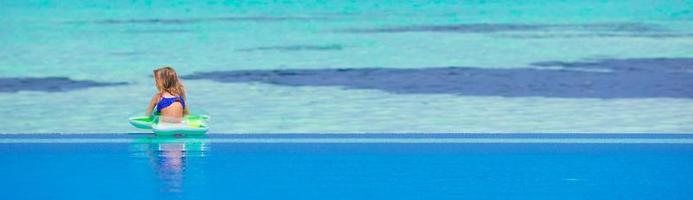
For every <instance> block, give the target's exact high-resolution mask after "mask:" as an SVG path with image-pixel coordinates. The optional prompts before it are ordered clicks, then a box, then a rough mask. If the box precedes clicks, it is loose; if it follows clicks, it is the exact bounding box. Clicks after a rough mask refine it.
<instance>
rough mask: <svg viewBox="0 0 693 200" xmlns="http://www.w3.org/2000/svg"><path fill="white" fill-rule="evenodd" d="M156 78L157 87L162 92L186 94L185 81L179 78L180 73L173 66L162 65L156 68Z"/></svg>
mask: <svg viewBox="0 0 693 200" xmlns="http://www.w3.org/2000/svg"><path fill="white" fill-rule="evenodd" d="M154 80H155V81H156V88H157V89H159V91H162V92H168V93H170V94H172V95H178V96H181V97H183V96H185V87H184V86H183V83H182V82H181V81H180V80H179V79H178V74H176V70H174V69H173V68H172V67H168V66H165V67H161V68H158V69H155V70H154Z"/></svg>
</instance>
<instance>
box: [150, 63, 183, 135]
mask: <svg viewBox="0 0 693 200" xmlns="http://www.w3.org/2000/svg"><path fill="white" fill-rule="evenodd" d="M154 81H155V82H156V84H155V85H156V88H157V89H158V90H159V92H157V93H156V94H154V96H153V97H152V100H151V102H149V107H147V111H146V112H145V115H146V116H150V115H151V114H152V111H153V110H154V107H156V112H157V113H159V115H160V117H159V120H160V121H163V122H170V123H180V122H182V121H183V116H184V115H187V114H188V113H189V111H188V107H186V106H185V88H184V87H183V83H182V82H181V81H180V80H179V79H178V75H177V74H176V70H174V69H173V68H171V67H162V68H159V69H156V70H154Z"/></svg>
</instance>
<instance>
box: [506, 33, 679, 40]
mask: <svg viewBox="0 0 693 200" xmlns="http://www.w3.org/2000/svg"><path fill="white" fill-rule="evenodd" d="M498 36H499V37H505V38H516V39H545V38H564V39H567V38H589V37H639V38H684V37H693V34H690V33H584V34H572V33H552V34H530V33H514V34H503V35H498Z"/></svg>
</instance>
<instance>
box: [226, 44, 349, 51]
mask: <svg viewBox="0 0 693 200" xmlns="http://www.w3.org/2000/svg"><path fill="white" fill-rule="evenodd" d="M343 48H344V46H342V45H339V44H331V45H290V46H265V47H255V48H244V49H236V51H247V52H250V51H334V50H342V49H343Z"/></svg>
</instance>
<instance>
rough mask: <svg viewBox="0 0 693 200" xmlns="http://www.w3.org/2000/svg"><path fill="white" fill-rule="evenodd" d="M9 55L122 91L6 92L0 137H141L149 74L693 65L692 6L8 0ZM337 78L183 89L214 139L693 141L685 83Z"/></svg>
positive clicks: (1, 49) (7, 61) (5, 43)
mask: <svg viewBox="0 0 693 200" xmlns="http://www.w3.org/2000/svg"><path fill="white" fill-rule="evenodd" d="M0 44H1V45H0V78H5V79H7V80H14V81H17V80H21V79H23V78H27V77H32V78H45V77H64V78H68V79H69V80H70V81H93V82H97V83H124V84H115V85H108V86H102V87H101V86H99V87H85V88H79V89H75V90H71V89H70V90H63V89H60V88H63V86H61V85H60V84H62V83H56V84H54V85H55V88H53V89H51V88H50V87H48V89H40V90H32V89H31V87H30V86H31V84H33V83H26V82H21V81H20V84H19V85H14V86H8V85H7V84H6V85H3V87H5V88H4V90H3V88H0V112H1V113H3V119H2V120H0V133H124V132H141V130H137V129H134V128H132V127H130V125H128V123H127V121H126V119H127V117H129V116H131V115H133V114H134V113H135V114H136V113H143V112H144V109H145V107H146V104H147V103H148V100H149V99H150V97H151V95H152V94H153V93H154V92H155V88H154V85H153V80H152V78H151V75H150V74H151V71H152V70H153V69H154V68H156V67H158V66H161V65H170V66H173V67H175V68H176V69H177V71H178V73H179V74H180V75H182V76H188V75H192V74H196V73H204V72H215V71H237V70H250V72H257V71H263V70H288V71H285V72H292V71H290V70H293V69H305V70H310V69H316V70H318V69H344V68H348V69H366V68H383V69H395V68H396V69H428V68H440V67H450V66H453V67H456V66H460V67H471V68H474V69H479V70H490V71H493V70H502V69H518V70H526V69H535V68H537V67H538V65H537V64H536V63H541V62H562V63H568V64H564V65H557V66H552V68H551V69H548V70H561V69H563V68H562V67H570V66H574V65H575V63H579V62H599V61H600V60H604V59H620V60H623V61H628V62H625V63H626V65H627V64H633V65H637V64H638V62H636V61H638V59H663V58H664V59H673V60H674V61H677V60H678V61H677V62H679V65H682V66H690V65H691V62H690V59H691V58H692V57H693V2H692V1H640V0H632V1H594V0H587V1H346V0H336V1H252V2H245V1H243V2H236V1H209V2H202V1H121V2H115V1H73V0H66V1H7V0H3V1H0ZM686 59H688V60H686ZM681 60H683V61H681ZM570 63H573V65H570ZM656 64H657V63H656V62H655V65H656ZM689 68H690V67H689ZM578 70H581V69H578ZM667 73H670V74H671V73H674V72H667ZM676 73H688V74H690V73H691V71H690V70H689V71H685V70H684V71H682V72H676ZM595 76H602V74H596V75H595ZM606 76H608V75H606ZM672 76H674V75H672ZM568 77H569V76H565V77H555V78H557V79H560V78H568ZM327 78H330V76H328V75H320V76H317V77H313V79H311V81H309V83H308V84H298V85H291V84H273V83H272V81H266V82H262V81H236V82H219V81H215V80H213V79H205V78H200V79H186V80H185V85H186V87H187V89H188V96H189V97H188V98H189V101H188V104H189V106H190V107H191V108H193V110H203V111H204V112H205V113H207V114H208V115H210V116H212V121H211V122H210V127H211V130H210V132H214V133H363V132H369V133H377V132H397V133H411V132H417V133H420V132H426V133H436V132H613V133H624V132H625V133H627V132H669V133H682V132H691V131H693V115H692V114H691V113H693V99H692V98H691V95H693V93H691V92H690V91H691V89H690V88H692V86H691V85H690V84H689V85H685V84H684V85H680V87H681V88H683V89H681V91H682V92H680V94H681V95H679V96H666V95H664V96H662V95H649V93H648V92H646V91H643V94H644V95H639V96H637V97H618V95H616V96H617V98H604V97H603V96H583V97H581V96H578V97H575V96H565V95H554V94H552V93H541V94H544V95H517V96H508V95H503V94H498V95H465V94H464V93H462V94H460V93H446V92H404V93H402V92H393V91H391V90H387V89H377V88H370V89H369V88H353V87H349V86H350V84H356V83H355V82H348V81H347V82H346V84H343V85H341V86H340V85H331V86H322V85H320V84H318V82H319V80H322V79H327ZM665 78H666V77H665ZM41 80H43V79H41ZM401 81H403V80H401V79H393V80H392V83H388V84H393V85H396V84H398V82H401ZM44 82H45V80H44ZM511 83H513V82H511ZM686 83H689V82H686ZM43 84H45V83H43ZM436 84H443V85H444V84H445V83H436ZM474 84H478V85H482V86H483V85H484V84H489V85H493V84H494V83H493V82H480V83H479V82H477V83H474ZM64 87H67V86H64ZM8 88H9V89H8ZM482 88H483V87H482ZM655 93H656V92H655Z"/></svg>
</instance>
